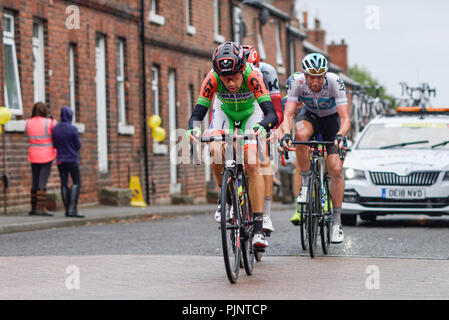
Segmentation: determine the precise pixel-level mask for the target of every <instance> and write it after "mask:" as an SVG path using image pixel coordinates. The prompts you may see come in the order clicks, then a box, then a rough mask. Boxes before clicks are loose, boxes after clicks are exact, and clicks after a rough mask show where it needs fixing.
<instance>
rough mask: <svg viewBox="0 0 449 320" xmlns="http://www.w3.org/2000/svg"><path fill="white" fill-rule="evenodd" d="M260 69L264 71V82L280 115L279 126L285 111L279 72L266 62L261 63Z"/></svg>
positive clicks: (277, 113)
mask: <svg viewBox="0 0 449 320" xmlns="http://www.w3.org/2000/svg"><path fill="white" fill-rule="evenodd" d="M260 70H261V72H262V76H263V82H264V84H265V87H266V88H267V90H268V92H269V93H270V98H271V102H273V106H274V109H275V110H276V115H277V116H278V124H277V126H276V127H279V125H280V124H281V123H282V120H283V119H284V113H283V111H282V96H281V90H280V89H279V79H278V74H277V72H276V69H275V68H274V67H273V66H272V65H271V64H269V63H265V62H263V63H261V64H260Z"/></svg>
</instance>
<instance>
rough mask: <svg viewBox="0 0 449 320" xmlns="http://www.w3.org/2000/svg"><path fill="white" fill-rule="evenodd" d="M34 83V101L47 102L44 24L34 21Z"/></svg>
mask: <svg viewBox="0 0 449 320" xmlns="http://www.w3.org/2000/svg"><path fill="white" fill-rule="evenodd" d="M33 84H34V102H38V101H43V102H45V60H44V24H43V23H42V21H38V20H35V21H34V22H33Z"/></svg>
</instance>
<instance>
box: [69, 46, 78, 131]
mask: <svg viewBox="0 0 449 320" xmlns="http://www.w3.org/2000/svg"><path fill="white" fill-rule="evenodd" d="M75 47H76V45H75V44H73V43H71V44H70V45H69V85H70V109H72V111H73V119H72V120H73V121H72V123H75V122H76V79H75Z"/></svg>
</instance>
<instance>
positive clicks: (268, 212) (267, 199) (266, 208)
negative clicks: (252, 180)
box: [263, 197, 272, 217]
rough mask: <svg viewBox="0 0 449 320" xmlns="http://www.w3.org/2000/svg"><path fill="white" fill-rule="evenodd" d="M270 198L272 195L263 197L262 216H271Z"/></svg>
mask: <svg viewBox="0 0 449 320" xmlns="http://www.w3.org/2000/svg"><path fill="white" fill-rule="evenodd" d="M271 200H272V197H265V199H264V202H263V216H264V217H270V216H271Z"/></svg>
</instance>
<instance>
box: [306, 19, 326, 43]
mask: <svg viewBox="0 0 449 320" xmlns="http://www.w3.org/2000/svg"><path fill="white" fill-rule="evenodd" d="M306 33H307V41H309V42H310V43H312V44H313V45H314V46H316V47H318V48H320V49H321V50H326V49H325V36H326V31H324V30H323V29H321V22H320V20H319V19H318V18H315V29H313V30H306Z"/></svg>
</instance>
